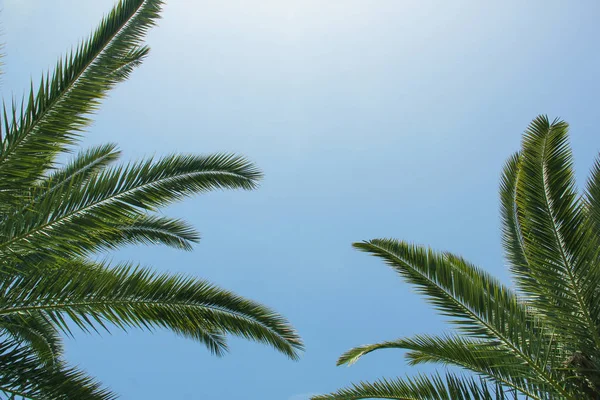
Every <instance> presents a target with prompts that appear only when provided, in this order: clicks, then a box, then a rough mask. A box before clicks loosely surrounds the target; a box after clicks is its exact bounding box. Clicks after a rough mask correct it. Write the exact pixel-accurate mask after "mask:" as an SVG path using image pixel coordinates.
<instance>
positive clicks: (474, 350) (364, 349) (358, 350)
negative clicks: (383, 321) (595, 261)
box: [338, 335, 554, 400]
mask: <svg viewBox="0 0 600 400" xmlns="http://www.w3.org/2000/svg"><path fill="white" fill-rule="evenodd" d="M381 349H402V350H408V352H407V353H406V358H407V359H408V360H409V364H410V365H417V364H422V363H437V364H444V365H453V366H457V367H461V368H464V369H468V370H470V371H473V372H475V373H477V374H479V375H481V376H482V377H484V378H486V379H491V380H493V381H495V382H499V383H500V384H502V385H504V386H506V387H507V388H511V389H513V391H515V392H518V393H520V394H522V395H525V396H528V397H529V398H531V399H532V400H533V399H543V398H545V397H546V395H545V394H544V393H548V392H552V390H551V389H549V388H547V387H546V384H545V382H544V381H543V380H540V379H538V377H537V376H536V374H535V371H534V370H533V369H531V368H529V367H528V366H527V364H526V363H524V362H522V361H521V360H519V358H518V357H515V356H514V354H512V353H511V352H510V351H509V350H506V349H505V348H504V347H503V346H501V345H500V344H499V343H497V342H490V341H484V340H480V339H470V338H468V337H467V338H465V337H462V336H458V335H445V336H442V337H434V336H429V335H419V336H416V337H413V338H404V339H398V340H393V341H387V342H381V343H376V344H371V345H364V346H359V347H355V348H353V349H351V350H349V351H347V352H346V353H344V354H343V355H342V356H341V357H340V358H339V360H338V365H343V364H347V365H352V364H354V363H355V362H357V361H358V360H359V359H360V358H361V357H363V356H364V355H366V354H369V353H371V352H374V351H377V350H381ZM547 350H548V351H552V350H554V348H553V347H552V346H550V347H549V348H548V349H547ZM491 360H493V362H492V363H491V362H490V361H491ZM542 388H544V390H543V391H542V390H541V389H542Z"/></svg>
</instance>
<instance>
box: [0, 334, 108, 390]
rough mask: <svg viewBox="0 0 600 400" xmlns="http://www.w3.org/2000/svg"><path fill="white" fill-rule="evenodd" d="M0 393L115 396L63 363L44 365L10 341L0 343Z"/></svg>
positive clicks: (26, 350) (17, 344)
mask: <svg viewBox="0 0 600 400" xmlns="http://www.w3.org/2000/svg"><path fill="white" fill-rule="evenodd" d="M0 393H4V394H5V395H6V396H14V397H11V398H16V397H17V396H18V397H20V398H26V399H34V400H54V399H57V400H59V399H61V400H68V399H81V400H113V399H115V398H116V396H115V395H114V394H113V393H111V392H110V391H108V390H106V389H104V388H102V387H101V385H100V384H99V383H98V382H96V381H95V380H93V379H91V378H89V377H88V376H86V375H85V374H84V373H83V372H81V371H79V370H77V369H75V368H69V367H67V366H65V365H64V364H63V363H60V364H55V365H53V366H52V367H48V366H46V365H44V364H41V363H40V362H39V360H38V359H37V357H36V355H35V353H33V352H32V351H30V350H29V349H28V348H27V347H22V346H20V345H19V343H18V342H16V341H14V340H3V341H2V342H1V343H0Z"/></svg>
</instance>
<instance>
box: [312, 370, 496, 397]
mask: <svg viewBox="0 0 600 400" xmlns="http://www.w3.org/2000/svg"><path fill="white" fill-rule="evenodd" d="M503 396H504V389H503V388H502V387H490V386H489V385H488V384H486V383H485V381H483V380H478V379H473V378H467V377H464V376H460V375H455V374H451V373H447V374H446V376H445V377H444V378H442V377H441V376H439V375H433V376H421V375H420V376H417V377H415V378H406V379H382V380H379V381H376V382H373V383H367V382H361V383H359V384H356V385H353V386H352V387H350V388H347V389H340V390H339V391H337V392H335V393H331V394H326V395H319V396H313V397H311V400H359V399H398V400H496V399H503V398H504V397H503Z"/></svg>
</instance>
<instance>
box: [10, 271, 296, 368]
mask: <svg viewBox="0 0 600 400" xmlns="http://www.w3.org/2000/svg"><path fill="white" fill-rule="evenodd" d="M66 272H68V273H66ZM23 312H26V313H28V312H39V313H42V314H43V315H44V316H46V317H47V318H48V319H50V320H52V321H53V323H54V324H56V325H57V327H59V328H61V329H63V330H64V331H66V332H67V333H68V332H69V331H68V326H67V324H66V320H65V318H68V319H70V320H71V321H73V322H75V324H77V325H78V326H79V327H80V328H82V329H84V330H89V329H93V330H95V329H97V327H105V328H107V329H108V327H107V325H106V324H107V323H110V324H112V325H114V326H117V327H119V328H122V329H125V328H126V327H138V328H146V329H153V328H159V327H162V328H168V329H170V330H172V331H174V332H176V333H178V334H181V335H183V336H185V337H189V338H192V339H195V340H197V341H200V342H202V343H204V344H206V345H207V346H208V347H209V348H210V349H211V350H212V351H213V352H215V353H217V354H219V353H221V352H222V351H224V350H225V347H224V341H223V337H222V335H223V334H232V335H236V336H240V337H244V338H247V339H251V340H255V341H258V342H262V343H266V344H269V345H271V346H272V347H273V348H275V349H276V350H278V351H280V352H282V353H284V354H286V355H287V356H289V357H291V358H294V359H295V358H297V356H298V354H297V351H298V350H300V349H302V342H301V341H300V338H299V337H298V335H297V334H296V332H295V331H294V329H293V328H292V327H291V326H290V325H289V324H288V322H287V321H286V320H285V319H284V318H283V317H281V316H279V315H278V314H276V313H275V312H273V311H272V310H270V309H268V308H266V307H264V306H262V305H260V304H258V303H255V302H253V301H250V300H246V299H244V298H242V297H239V296H237V295H235V294H233V293H231V292H228V291H225V290H222V289H219V288H217V287H215V286H213V285H211V284H209V283H207V282H205V281H201V280H197V279H192V278H185V277H183V276H180V275H167V274H156V273H154V272H152V271H150V270H148V269H143V268H134V267H129V266H120V267H116V268H114V269H107V268H105V267H103V266H93V265H90V264H89V263H82V262H80V264H79V265H77V264H75V265H71V266H68V267H67V266H65V267H58V268H57V269H56V270H48V269H45V270H37V272H36V270H34V271H31V272H30V273H28V274H27V275H26V276H24V277H16V276H3V277H1V278H0V316H2V315H15V314H18V313H23Z"/></svg>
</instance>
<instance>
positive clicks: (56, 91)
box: [0, 0, 162, 203]
mask: <svg viewBox="0 0 600 400" xmlns="http://www.w3.org/2000/svg"><path fill="white" fill-rule="evenodd" d="M161 4H162V1H160V0H123V1H120V2H119V3H118V4H117V6H116V7H115V8H114V9H113V10H112V12H111V13H110V14H108V15H107V16H106V17H105V18H104V19H103V20H102V22H101V24H100V26H99V27H98V28H97V29H96V31H95V32H94V33H93V34H92V35H91V37H90V38H89V39H87V40H85V41H83V42H82V43H81V44H80V45H79V46H78V47H77V49H76V50H74V51H73V52H71V53H70V54H68V55H67V56H66V57H65V58H64V59H63V60H61V61H59V62H58V63H57V65H56V67H55V71H54V73H53V74H52V75H50V74H48V75H47V76H46V77H44V78H42V80H41V82H40V84H39V87H38V89H37V90H35V89H34V88H33V83H32V88H31V90H30V92H29V95H28V96H27V99H26V100H23V107H22V108H21V107H20V106H19V105H17V104H14V103H13V106H12V110H11V111H8V112H7V111H6V109H7V106H6V105H5V106H4V110H5V112H4V124H3V125H4V129H3V130H4V132H2V134H3V135H2V136H3V141H2V146H0V195H1V197H0V198H1V199H2V200H3V201H4V202H11V203H12V202H13V201H15V200H16V199H13V198H11V195H13V194H14V193H15V192H17V193H18V191H19V190H24V189H27V187H28V186H29V185H31V184H32V183H33V182H35V181H36V180H37V179H39V178H40V177H41V175H42V174H43V173H44V172H45V171H46V170H47V169H48V168H49V167H51V166H52V163H53V160H54V157H55V155H56V154H57V153H59V152H61V151H63V150H64V149H65V146H68V145H70V144H73V143H74V141H75V140H76V138H77V136H78V133H79V132H80V131H82V130H83V129H84V128H85V127H86V126H87V125H88V124H89V118H88V117H87V116H88V115H89V114H90V113H91V112H94V111H95V110H96V109H97V107H98V105H99V101H100V100H101V99H102V98H103V97H104V96H105V95H106V93H107V91H108V90H110V89H111V88H112V87H113V86H114V85H115V84H117V83H118V82H120V81H122V80H123V79H125V78H127V76H128V74H129V72H130V70H131V69H132V68H133V67H134V66H135V65H137V64H139V62H141V60H142V59H143V58H144V57H145V55H146V54H147V49H146V48H145V47H142V46H141V41H142V40H143V38H144V35H145V33H146V32H147V30H148V29H149V28H150V27H152V26H153V25H154V24H155V23H156V20H157V18H159V13H160V9H161ZM18 109H21V110H23V111H22V112H19V111H17V110H18Z"/></svg>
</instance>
